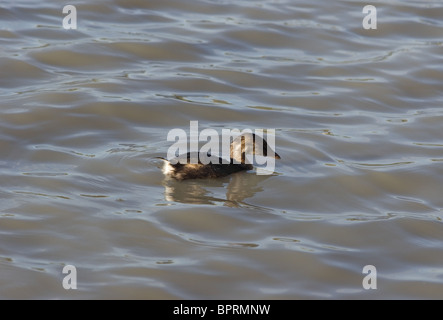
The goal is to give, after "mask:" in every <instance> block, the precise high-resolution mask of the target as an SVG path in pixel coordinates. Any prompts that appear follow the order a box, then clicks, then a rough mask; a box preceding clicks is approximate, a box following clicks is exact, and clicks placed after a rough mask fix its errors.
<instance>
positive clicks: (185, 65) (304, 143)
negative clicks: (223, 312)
mask: <svg viewBox="0 0 443 320" xmlns="http://www.w3.org/2000/svg"><path fill="white" fill-rule="evenodd" d="M66 4H69V3H66V1H56V0H50V1H44V2H36V1H31V0H28V1H26V0H21V1H2V2H1V4H0V96H1V100H0V150H1V154H0V174H1V175H0V176H1V178H0V179H1V180H0V199H1V200H0V298H3V299H19V298H21V299H79V298H80V299H111V298H112V299H304V298H307V299H324V298H326V299H328V298H333V299H397V298H401V299H425V298H431V299H442V298H443V225H442V218H443V198H442V189H443V188H442V185H443V175H442V173H443V130H442V123H443V108H442V97H443V90H442V79H443V64H442V63H441V62H442V59H441V57H442V54H443V42H442V36H443V22H442V19H441V17H443V3H442V2H441V1H378V2H377V1H376V2H373V3H371V4H373V5H375V7H376V9H377V29H369V30H366V29H364V28H363V26H362V21H363V18H364V17H365V14H364V13H362V9H363V7H364V6H365V5H366V4H368V3H366V2H364V1H334V2H331V1H328V2H325V1H316V2H312V1H290V0H281V1H277V0H275V1H265V0H258V1H246V0H244V1H242V0H240V1H239V0H236V1H229V0H227V1H215V0H214V1H209V0H207V1H203V0H198V1H186V2H185V1H180V0H173V1H164V0H161V1H160V0H158V1H157V0H149V1H142V0H131V1H128V0H109V1H104V0H101V1H94V2H93V3H92V2H90V1H75V3H74V2H73V3H72V4H73V5H75V7H76V9H77V29H71V30H69V29H64V28H63V25H62V21H63V18H64V17H65V16H66V14H63V13H62V9H63V6H65V5H66ZM193 120H194V121H198V122H199V126H200V129H204V128H213V129H215V130H217V131H221V130H222V129H224V128H225V129H232V128H238V129H245V128H250V129H275V139H276V144H275V147H276V151H277V152H278V153H279V154H280V156H281V158H282V159H281V160H277V162H276V168H275V172H274V173H273V174H272V175H257V174H256V172H255V171H248V172H243V173H238V174H235V175H232V176H231V177H226V178H222V179H217V180H192V181H182V182H175V181H168V180H166V179H165V178H164V176H163V174H162V172H161V169H160V166H161V161H160V160H158V159H156V158H155V157H165V156H166V153H167V150H168V148H169V147H170V146H171V142H170V141H167V134H168V132H169V131H170V130H171V129H174V128H181V129H183V130H185V131H188V130H189V121H193ZM67 265H72V266H74V267H75V268H76V276H77V289H64V287H63V280H64V279H65V277H67V276H68V275H67V274H66V273H65V274H64V273H62V271H63V268H64V267H65V266H67ZM366 265H372V266H374V267H375V268H376V272H377V273H376V282H374V280H372V282H371V285H372V286H373V285H374V284H376V289H365V288H364V287H363V283H364V281H365V279H366V280H367V279H368V278H365V277H366V276H367V274H366V273H363V268H364V267H365V266H366ZM370 275H371V276H375V273H371V274H370ZM71 276H73V274H71Z"/></svg>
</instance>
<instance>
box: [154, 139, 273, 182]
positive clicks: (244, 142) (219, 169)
mask: <svg viewBox="0 0 443 320" xmlns="http://www.w3.org/2000/svg"><path fill="white" fill-rule="evenodd" d="M268 149H269V152H268ZM246 155H259V156H265V157H267V156H270V157H274V158H275V159H280V156H279V155H278V154H277V153H276V152H275V151H274V150H272V149H271V148H270V147H268V144H267V142H266V140H264V139H263V138H261V137H260V136H258V135H255V134H253V133H246V134H243V135H240V136H238V137H237V138H235V139H234V140H233V141H232V143H231V145H230V160H229V162H228V161H226V160H224V159H222V158H219V157H215V156H211V155H210V154H205V155H203V156H204V157H205V158H206V159H208V158H209V159H211V160H210V162H209V163H207V164H204V163H202V161H201V160H202V155H201V154H199V153H198V152H197V153H195V152H194V153H192V152H188V153H187V154H186V157H183V155H182V157H183V158H186V163H180V160H179V159H180V158H182V157H180V156H179V157H177V158H178V159H177V158H176V159H169V160H166V159H163V158H160V159H162V160H163V161H164V165H163V173H164V174H165V175H166V176H170V177H172V178H175V179H176V180H185V179H198V178H219V177H225V176H227V175H230V174H232V173H235V172H239V171H244V170H251V169H252V168H253V166H252V164H250V163H249V162H247V161H246ZM191 160H194V161H191ZM197 160H198V161H197ZM225 162H228V163H225Z"/></svg>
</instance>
